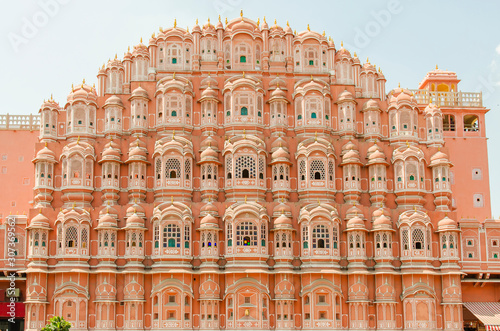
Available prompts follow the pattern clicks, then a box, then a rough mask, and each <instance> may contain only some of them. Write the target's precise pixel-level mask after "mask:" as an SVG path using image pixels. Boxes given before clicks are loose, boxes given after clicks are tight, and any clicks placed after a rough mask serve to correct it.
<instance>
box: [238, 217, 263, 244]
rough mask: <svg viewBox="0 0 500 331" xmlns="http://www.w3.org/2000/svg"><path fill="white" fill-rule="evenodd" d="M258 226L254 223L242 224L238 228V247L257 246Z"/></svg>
mask: <svg viewBox="0 0 500 331" xmlns="http://www.w3.org/2000/svg"><path fill="white" fill-rule="evenodd" d="M257 237H258V235H257V225H255V224H254V223H253V222H249V221H247V222H241V223H240V224H238V225H237V226H236V244H237V245H238V246H257Z"/></svg>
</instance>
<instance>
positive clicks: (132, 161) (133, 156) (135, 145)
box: [125, 138, 150, 202]
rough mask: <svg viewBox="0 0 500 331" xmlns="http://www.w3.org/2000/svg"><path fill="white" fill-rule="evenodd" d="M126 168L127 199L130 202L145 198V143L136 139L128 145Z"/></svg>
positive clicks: (147, 162)
mask: <svg viewBox="0 0 500 331" xmlns="http://www.w3.org/2000/svg"><path fill="white" fill-rule="evenodd" d="M125 164H127V167H128V186H127V191H128V197H129V200H130V201H135V200H139V201H141V202H143V201H144V199H145V198H146V168H147V166H148V165H149V164H150V163H149V161H148V150H147V148H146V143H145V142H143V141H142V140H140V139H139V138H137V139H136V140H135V141H132V142H131V143H130V145H129V152H128V159H127V160H126V161H125Z"/></svg>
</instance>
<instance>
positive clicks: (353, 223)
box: [347, 216, 365, 229]
mask: <svg viewBox="0 0 500 331" xmlns="http://www.w3.org/2000/svg"><path fill="white" fill-rule="evenodd" d="M347 228H348V229H359V228H363V229H364V228H365V222H363V220H362V219H361V218H360V217H359V216H354V217H353V218H351V219H350V220H349V221H348V222H347Z"/></svg>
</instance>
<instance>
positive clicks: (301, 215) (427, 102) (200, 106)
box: [25, 16, 487, 330]
mask: <svg viewBox="0 0 500 331" xmlns="http://www.w3.org/2000/svg"><path fill="white" fill-rule="evenodd" d="M97 77H98V87H97V88H95V87H92V86H90V85H87V84H86V83H85V82H83V83H81V84H77V85H74V86H73V87H72V90H71V93H70V94H69V96H68V99H67V102H66V103H65V104H64V105H59V104H58V103H56V102H55V101H54V100H49V101H46V102H44V104H43V105H42V107H41V109H40V116H41V119H40V142H39V143H37V145H36V157H35V158H34V160H33V162H34V171H35V185H34V201H33V204H34V207H33V208H32V209H31V210H30V213H29V215H28V221H27V226H26V229H27V237H26V242H27V243H26V249H27V261H26V266H27V268H26V270H25V272H26V275H27V280H26V329H28V330H39V329H40V328H41V327H42V326H43V325H45V323H46V321H47V319H48V318H50V317H51V316H54V315H61V316H63V317H64V318H65V319H66V320H68V321H69V322H71V323H72V326H73V327H72V330H116V329H127V330H145V329H147V330H163V329H172V330H179V329H186V330H188V329H200V330H218V329H227V330H234V329H248V330H270V329H278V330H292V329H303V330H325V329H328V330H332V329H350V330H368V329H378V330H389V329H405V330H435V329H443V330H460V329H462V293H461V275H462V273H461V269H460V268H461V264H460V262H461V261H460V260H461V256H462V250H461V245H462V244H461V240H462V237H461V236H460V228H459V227H458V225H457V222H456V220H457V219H458V217H459V216H461V215H458V214H457V208H456V206H454V205H453V203H454V200H453V199H454V194H453V193H452V184H453V185H454V183H453V180H457V179H456V178H452V177H453V176H452V167H453V164H452V160H453V157H452V158H451V159H450V158H449V157H448V155H449V154H450V151H449V148H448V141H447V135H450V134H452V133H453V132H455V131H456V128H457V126H456V125H455V122H458V121H460V122H462V117H461V116H462V115H459V114H462V112H464V111H463V109H473V110H474V111H473V112H472V113H470V114H469V115H467V116H473V117H472V118H471V117H467V122H464V123H465V124H464V125H467V128H466V130H464V131H465V132H470V133H472V134H473V135H477V136H482V137H484V129H482V128H481V129H482V130H483V131H482V132H481V133H479V127H478V123H479V122H480V120H482V119H483V118H484V113H485V112H486V111H487V110H486V109H485V108H483V107H482V105H481V104H480V101H479V104H478V100H477V99H473V98H471V100H468V101H467V102H468V104H466V103H464V100H465V99H464V97H463V96H462V95H461V94H459V93H458V92H456V91H457V84H458V79H457V77H456V75H455V74H453V73H450V72H446V71H441V70H439V69H436V70H434V71H432V72H430V73H429V74H428V75H427V77H426V79H425V81H424V82H423V83H422V85H421V89H420V90H413V91H410V90H408V89H404V88H396V89H393V90H392V91H390V92H389V93H388V94H387V93H386V91H385V81H386V80H385V78H384V75H383V74H382V72H381V71H380V69H378V70H377V69H376V67H375V66H374V65H372V64H370V63H369V62H368V61H367V62H366V63H364V64H363V63H361V61H360V60H359V59H358V57H357V56H356V54H354V55H351V54H350V53H349V51H348V50H346V49H344V48H343V47H340V48H337V47H336V46H335V45H334V43H333V41H332V40H331V39H330V40H329V39H327V38H326V37H325V36H324V34H323V35H322V34H318V33H316V32H313V31H310V30H309V29H307V30H306V31H303V32H301V33H295V32H293V31H292V29H291V28H290V27H289V26H288V25H287V26H286V27H285V28H281V27H279V26H278V25H276V24H274V25H273V26H268V24H267V23H266V22H265V20H264V22H263V23H262V24H260V23H259V22H254V21H252V20H250V19H247V18H244V17H243V16H242V17H239V18H237V19H234V20H232V21H230V22H226V23H225V24H223V23H222V22H221V21H220V20H219V22H217V24H216V25H215V26H214V25H212V24H210V23H207V24H205V25H204V26H199V25H198V24H196V25H195V26H194V28H193V29H192V32H191V33H190V32H189V31H186V30H185V29H182V28H179V27H177V26H174V27H173V28H170V29H160V33H159V34H158V35H156V36H155V35H153V36H152V37H151V39H150V40H149V45H144V44H143V43H142V42H141V43H140V44H139V45H137V46H135V47H134V48H133V50H132V52H126V53H125V55H124V57H123V59H122V60H119V59H117V58H115V59H114V60H111V61H109V62H108V63H107V65H105V66H103V67H102V69H100V70H99V72H98V76H97ZM457 107H458V108H460V109H461V110H460V111H457V110H456V109H458V108H457ZM445 108H446V109H448V115H446V114H443V110H442V109H445ZM454 109H455V110H454ZM451 117H453V123H451V120H450V118H451ZM443 123H444V124H443ZM460 128H461V127H460ZM451 144H453V142H451ZM483 171H484V172H485V176H487V169H484V170H483ZM455 177H456V176H455ZM470 231H475V230H474V229H471V230H470Z"/></svg>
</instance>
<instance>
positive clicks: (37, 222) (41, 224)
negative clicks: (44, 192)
mask: <svg viewBox="0 0 500 331" xmlns="http://www.w3.org/2000/svg"><path fill="white" fill-rule="evenodd" d="M28 228H39V229H40V228H42V229H47V228H50V225H49V219H48V218H47V217H46V216H44V215H43V214H42V213H41V211H40V213H39V214H38V215H36V216H35V217H33V218H32V219H31V221H30V223H29V226H28Z"/></svg>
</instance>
